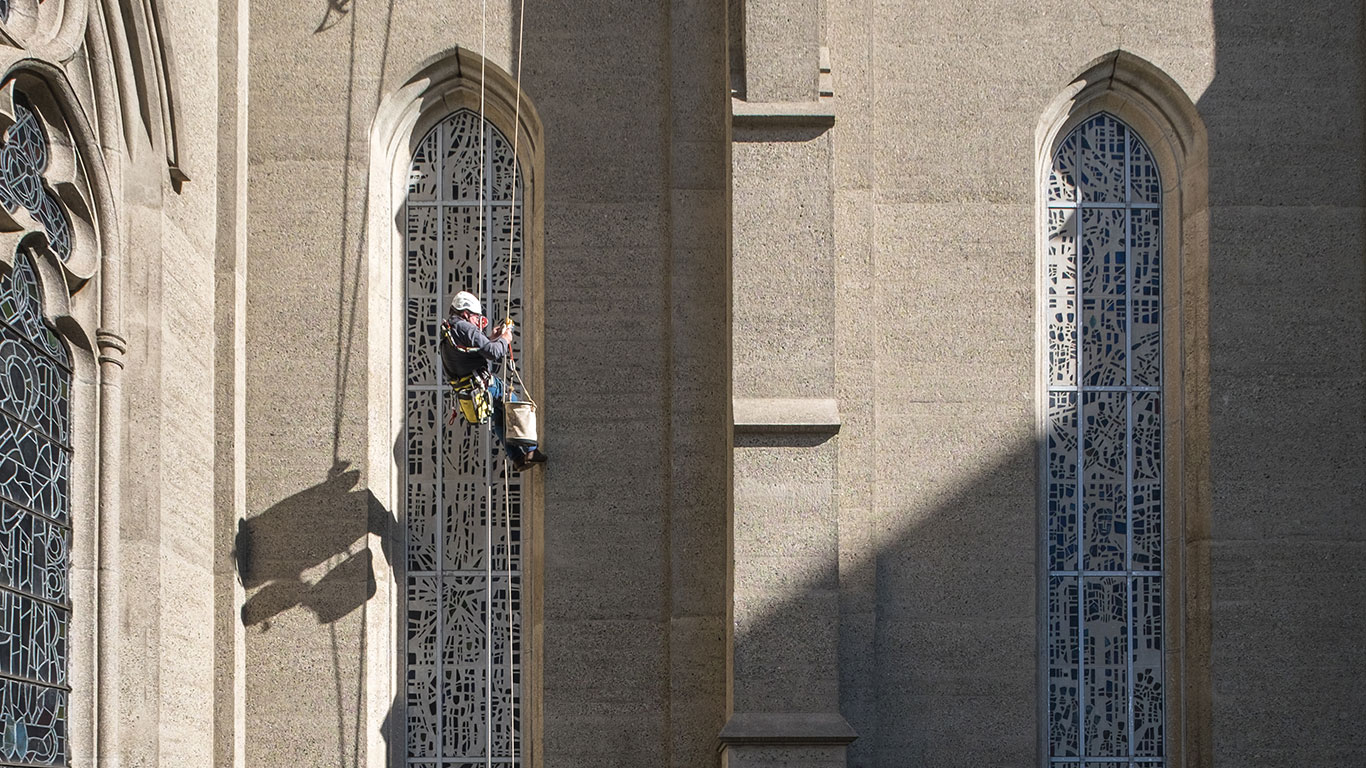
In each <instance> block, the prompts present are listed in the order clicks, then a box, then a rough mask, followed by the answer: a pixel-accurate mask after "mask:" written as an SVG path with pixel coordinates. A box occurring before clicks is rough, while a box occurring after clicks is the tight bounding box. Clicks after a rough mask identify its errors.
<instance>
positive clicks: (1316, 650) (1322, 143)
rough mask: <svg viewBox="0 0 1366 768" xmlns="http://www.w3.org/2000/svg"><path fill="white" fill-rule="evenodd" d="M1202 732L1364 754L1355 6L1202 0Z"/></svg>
mask: <svg viewBox="0 0 1366 768" xmlns="http://www.w3.org/2000/svg"><path fill="white" fill-rule="evenodd" d="M1213 20H1214V31H1215V65H1216V70H1217V75H1216V77H1215V78H1214V81H1213V83H1212V84H1211V85H1210V87H1209V88H1208V89H1207V90H1206V91H1205V93H1204V95H1203V96H1201V97H1200V99H1199V102H1198V105H1199V109H1200V112H1201V114H1202V116H1203V117H1204V119H1205V122H1206V126H1207V127H1208V129H1209V146H1210V152H1209V156H1210V293H1211V303H1210V344H1211V356H1210V377H1211V382H1210V384H1211V417H1212V435H1211V438H1212V450H1211V457H1210V458H1211V474H1212V476H1213V480H1214V519H1213V531H1214V542H1213V545H1212V546H1213V549H1212V557H1211V560H1212V564H1213V589H1214V592H1213V601H1214V605H1213V617H1214V619H1213V631H1214V635H1213V657H1214V658H1213V662H1214V699H1213V705H1214V748H1215V755H1216V759H1217V760H1218V761H1219V762H1221V763H1227V764H1243V765H1257V764H1265V765H1310V764H1313V765H1323V766H1348V765H1356V764H1360V762H1361V759H1362V755H1363V754H1366V733H1363V732H1362V731H1361V729H1359V728H1356V727H1355V726H1350V725H1348V723H1354V722H1358V721H1360V720H1361V718H1362V717H1363V715H1366V688H1363V686H1362V663H1361V656H1360V639H1361V637H1362V636H1363V635H1364V634H1366V598H1364V597H1363V595H1366V567H1363V565H1362V564H1363V562H1366V506H1364V505H1366V502H1363V499H1364V498H1366V412H1364V411H1363V409H1364V408H1366V387H1363V379H1362V375H1363V357H1362V349H1363V343H1366V341H1364V340H1366V335H1364V334H1363V313H1364V312H1366V302H1364V299H1363V247H1364V246H1366V240H1363V229H1362V226H1363V211H1364V210H1366V209H1364V208H1363V203H1364V202H1366V201H1364V200H1363V196H1362V195H1363V186H1362V174H1363V169H1364V166H1363V110H1364V109H1366V101H1363V87H1364V86H1366V83H1364V82H1363V37H1362V35H1363V26H1362V25H1363V7H1362V5H1361V4H1360V3H1337V2H1331V0H1318V1H1316V2H1309V3H1302V4H1300V5H1298V6H1296V7H1294V8H1291V7H1288V6H1286V5H1284V4H1283V3H1277V2H1272V1H1271V0H1251V1H1248V0H1243V1H1240V2H1234V1H1233V0H1214V2H1213Z"/></svg>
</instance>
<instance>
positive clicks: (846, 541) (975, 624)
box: [736, 419, 1040, 768]
mask: <svg viewBox="0 0 1366 768" xmlns="http://www.w3.org/2000/svg"><path fill="white" fill-rule="evenodd" d="M903 421H906V420H905V419H903ZM905 429H906V430H907V431H908V433H909V432H910V431H918V432H920V433H921V435H922V437H920V438H916V437H914V436H912V435H910V434H906V435H884V436H883V439H886V438H888V437H890V438H892V441H893V442H898V443H901V444H902V445H904V446H905V448H904V449H903V450H900V451H898V457H899V462H898V463H899V464H904V465H906V466H911V465H920V466H938V467H943V471H942V472H940V473H937V474H936V475H935V476H930V477H924V476H922V477H921V479H920V480H919V482H920V483H921V487H920V488H919V490H918V491H917V493H915V494H910V495H909V497H910V498H914V497H915V496H919V497H922V498H926V499H934V501H932V502H928V503H926V504H925V505H924V506H923V507H919V506H917V505H916V504H915V503H914V502H911V503H909V504H908V506H907V507H906V508H903V509H896V510H888V511H887V513H886V514H877V515H870V516H869V518H866V519H865V520H864V521H859V522H853V523H851V522H850V521H846V520H841V526H840V527H841V531H840V539H841V560H840V562H839V563H838V564H837V565H834V564H832V567H833V570H835V571H836V573H835V574H834V578H835V579H837V582H838V584H837V587H836V589H837V590H838V597H837V600H838V611H839V634H840V637H839V649H840V650H839V656H840V658H839V669H840V679H839V691H840V708H841V713H842V714H843V715H844V716H845V718H846V719H847V720H848V721H849V723H850V725H852V726H853V728H854V730H855V731H856V732H857V733H858V734H859V735H860V738H859V739H858V740H857V741H855V742H854V743H853V744H851V745H850V747H849V752H848V757H849V762H848V764H849V766H850V768H855V767H856V766H867V767H871V766H887V767H890V766H898V765H940V766H945V765H964V766H966V765H1032V764H1034V762H1035V760H1036V759H1037V754H1038V750H1037V734H1038V731H1037V718H1038V702H1037V697H1036V684H1037V670H1038V650H1037V648H1038V646H1037V645H1036V638H1037V635H1038V624H1037V607H1038V606H1037V602H1036V600H1037V596H1036V594H1037V593H1036V581H1037V573H1036V567H1037V563H1038V557H1037V551H1036V550H1037V549H1038V544H1037V542H1038V541H1039V538H1040V535H1039V530H1038V519H1039V518H1038V514H1037V511H1036V500H1035V488H1036V485H1037V482H1036V466H1037V462H1036V456H1035V454H1036V451H1037V447H1036V444H1035V443H1034V442H1033V441H1032V440H1025V441H1019V442H1011V443H1007V444H1005V445H1003V446H1001V447H1000V448H999V449H998V450H992V449H989V448H988V449H984V450H980V451H975V452H974V451H972V450H970V448H969V447H966V446H965V447H964V448H963V449H962V450H959V451H957V453H958V455H957V456H954V457H951V458H946V456H945V452H944V451H943V450H939V451H938V455H935V456H930V455H928V453H927V452H928V451H933V450H935V449H934V447H933V441H931V440H928V439H926V438H925V437H923V435H926V434H931V433H933V431H934V430H933V427H932V425H930V424H916V423H910V422H907V423H906V425H905ZM879 442H882V441H881V440H880V441H879ZM953 452H954V451H949V453H953ZM974 453H976V454H978V455H977V456H973V455H972V454H974ZM884 472H885V470H884ZM902 498H908V496H907V495H903V496H902ZM872 518H875V519H872ZM822 589H823V587H822V586H819V585H817V586H813V587H812V594H811V595H810V597H809V598H808V597H806V596H803V597H802V598H798V599H794V600H788V601H786V602H783V603H781V604H779V605H777V606H775V607H774V609H773V611H772V614H771V615H770V616H769V617H768V618H767V619H766V620H765V621H764V622H763V625H767V626H770V627H771V629H765V628H764V626H760V627H756V628H755V630H754V631H755V632H756V633H757V635H758V636H763V635H764V634H769V633H773V632H778V631H781V627H783V626H784V625H787V626H794V625H800V623H801V621H802V619H801V616H802V615H803V613H805V612H806V611H807V610H808V600H809V599H815V600H820V599H821V598H822V596H821V595H820V594H819V593H820V592H821V591H822ZM794 623H795V624H794ZM736 642H737V644H741V643H743V642H744V638H737V640H736ZM738 655H739V650H738V649H737V656H738ZM775 661H780V660H777V659H775Z"/></svg>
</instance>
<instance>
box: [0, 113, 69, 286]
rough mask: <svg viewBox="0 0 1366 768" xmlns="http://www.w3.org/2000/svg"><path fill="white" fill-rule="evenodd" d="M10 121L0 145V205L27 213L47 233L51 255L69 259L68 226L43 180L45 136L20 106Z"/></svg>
mask: <svg viewBox="0 0 1366 768" xmlns="http://www.w3.org/2000/svg"><path fill="white" fill-rule="evenodd" d="M14 117H15V120H14V125H11V126H10V127H9V130H7V131H5V136H4V141H3V143H2V144H0V205H4V206H5V208H6V209H7V210H9V211H17V210H18V209H19V208H20V206H22V207H23V208H24V209H25V210H27V211H28V212H29V214H30V215H32V216H33V218H34V219H35V220H36V221H37V222H38V223H39V224H41V225H42V226H43V230H44V231H45V232H47V237H48V240H49V241H50V243H51V245H52V252H53V253H55V254H57V255H58V256H59V257H60V258H62V259H63V260H65V259H66V258H67V257H68V256H70V255H71V223H70V222H69V221H67V218H66V214H65V213H63V212H62V206H61V203H59V202H57V196H56V195H55V194H53V192H52V190H51V189H49V188H48V186H47V183H46V182H45V181H44V180H43V171H45V170H47V152H48V150H47V136H45V135H44V134H43V125H42V123H40V122H39V121H38V116H37V115H35V114H33V111H32V110H31V109H29V108H28V107H27V106H25V105H24V104H23V103H21V102H16V103H15V105H14Z"/></svg>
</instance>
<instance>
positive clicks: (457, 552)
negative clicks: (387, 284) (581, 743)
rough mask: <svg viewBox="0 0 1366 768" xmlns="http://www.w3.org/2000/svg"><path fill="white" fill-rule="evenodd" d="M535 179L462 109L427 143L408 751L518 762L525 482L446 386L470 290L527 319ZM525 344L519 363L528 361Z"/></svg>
mask: <svg viewBox="0 0 1366 768" xmlns="http://www.w3.org/2000/svg"><path fill="white" fill-rule="evenodd" d="M522 183H523V182H522V174H521V171H520V167H519V164H518V162H517V158H516V157H515V156H514V154H513V148H512V142H511V141H510V140H509V137H507V136H506V135H504V134H503V133H502V131H500V130H499V129H498V128H496V127H494V126H493V125H492V123H490V122H489V121H488V120H486V119H484V118H482V117H481V116H480V115H479V114H478V113H477V112H476V111H474V110H470V109H460V110H457V111H456V112H454V113H452V114H450V115H448V116H446V117H445V118H444V119H442V120H440V121H439V122H438V123H437V124H436V125H435V126H434V127H432V128H431V129H430V130H429V131H428V132H427V133H426V135H425V136H423V137H422V138H421V140H420V141H419V142H418V143H417V145H416V149H415V150H414V151H413V153H412V162H411V165H410V167H409V174H408V185H407V195H406V199H405V200H404V201H403V207H402V209H401V213H400V223H401V226H402V228H403V232H404V243H405V245H404V249H405V265H404V269H405V278H404V281H403V283H404V286H405V288H404V301H405V308H406V312H405V317H406V321H405V339H406V350H405V359H406V361H407V371H406V375H405V379H404V381H405V382H406V408H407V410H406V428H405V437H404V440H403V443H402V444H403V445H404V447H405V450H406V473H405V474H406V478H405V484H406V496H405V506H406V510H405V511H406V515H405V518H406V521H407V526H406V530H407V546H406V570H407V584H406V590H407V591H406V602H407V610H406V612H405V615H406V618H407V622H406V630H405V639H406V651H405V661H404V663H405V674H404V676H403V679H404V680H405V681H406V692H405V694H404V696H405V699H404V700H405V713H406V717H405V722H406V744H407V747H406V757H407V759H408V760H410V761H413V762H412V764H414V765H417V764H418V762H419V761H436V764H439V765H444V766H452V767H454V766H462V767H463V766H466V765H469V766H473V765H487V764H492V765H500V764H501V765H507V766H511V765H512V761H513V758H514V754H515V755H516V756H517V759H518V760H520V756H521V755H522V752H523V751H522V749H521V745H520V732H519V731H520V723H521V722H522V718H521V716H520V709H521V706H522V702H521V679H522V663H523V660H522V592H523V579H522V521H523V482H522V479H521V477H520V476H518V475H516V474H511V475H506V474H505V470H504V468H505V466H506V463H505V462H504V461H502V460H501V458H500V457H499V456H498V452H499V449H498V447H497V446H496V444H495V441H494V440H493V439H492V438H491V435H490V433H489V430H488V428H487V427H486V426H479V427H476V426H471V425H470V424H467V423H465V422H464V421H463V420H462V419H461V418H460V417H459V416H458V415H457V405H456V403H455V400H454V397H453V396H452V394H451V390H450V387H449V385H448V383H447V382H445V381H443V379H442V370H441V361H440V357H439V354H438V343H439V338H440V337H439V335H438V334H439V333H440V322H441V320H442V318H443V317H445V316H446V313H447V308H448V307H449V305H450V302H451V299H452V297H453V296H454V295H455V294H456V292H457V291H461V290H467V291H471V292H474V293H475V294H477V295H478V297H479V298H480V300H481V301H482V302H483V308H484V313H485V314H486V315H488V316H489V317H490V318H491V319H493V320H498V319H502V318H504V317H510V318H512V319H513V320H514V321H515V322H516V323H517V325H518V327H519V328H526V327H530V318H528V317H527V315H526V312H525V311H524V304H523V295H522V284H523V280H522V278H523V254H522V242H523V238H522V232H523V230H524V226H523V221H524V220H525V218H526V217H525V211H524V208H523V204H522V200H523V190H522ZM521 346H522V345H521V341H520V335H519V337H518V340H516V341H514V343H513V355H514V356H519V355H520V353H521Z"/></svg>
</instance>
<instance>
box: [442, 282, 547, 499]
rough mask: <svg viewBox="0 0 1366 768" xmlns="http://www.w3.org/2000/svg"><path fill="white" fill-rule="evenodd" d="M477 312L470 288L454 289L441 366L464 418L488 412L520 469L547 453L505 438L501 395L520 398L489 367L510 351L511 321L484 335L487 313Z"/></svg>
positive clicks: (482, 417) (483, 417) (477, 420)
mask: <svg viewBox="0 0 1366 768" xmlns="http://www.w3.org/2000/svg"><path fill="white" fill-rule="evenodd" d="M482 312H483V308H482V307H481V306H480V305H479V299H478V298H476V297H475V295H474V294H472V293H470V292H468V291H461V292H459V293H457V294H455V298H454V299H452V300H451V311H450V316H449V317H448V318H447V319H446V320H445V322H443V323H442V324H441V366H442V368H443V369H445V372H446V379H447V380H448V381H450V382H451V385H452V386H454V387H455V390H456V395H457V397H458V398H459V400H460V409H461V411H462V413H463V414H464V416H465V419H466V420H467V421H469V422H471V423H474V424H482V423H484V422H485V421H487V420H489V419H490V418H491V419H492V420H493V431H494V433H495V434H497V435H498V442H499V443H501V444H502V446H503V450H504V451H505V452H506V453H507V455H508V458H509V459H510V460H511V461H512V466H513V469H515V470H517V471H518V472H521V471H522V470H524V469H527V468H528V467H531V466H532V465H535V464H541V463H543V462H545V460H546V455H545V452H544V451H542V450H539V449H538V448H537V446H536V443H535V442H534V441H532V440H524V439H518V438H516V437H514V438H508V437H507V435H506V432H505V431H504V430H505V427H506V424H505V414H504V413H503V407H502V406H503V403H502V401H503V399H504V395H506V397H507V400H508V401H510V402H514V403H516V402H522V399H521V398H520V397H518V395H517V392H516V390H515V389H511V388H509V387H508V386H507V385H506V384H505V382H504V381H503V380H502V379H500V378H499V377H498V376H497V375H496V374H495V373H494V365H495V364H496V363H498V362H500V361H502V360H504V359H505V358H507V357H508V355H509V353H510V350H511V347H510V344H511V336H512V324H511V322H505V323H502V324H500V325H498V326H497V327H496V328H494V329H493V330H492V331H489V333H488V335H485V334H484V328H485V327H486V326H487V325H488V318H486V317H484V316H483V314H482Z"/></svg>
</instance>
